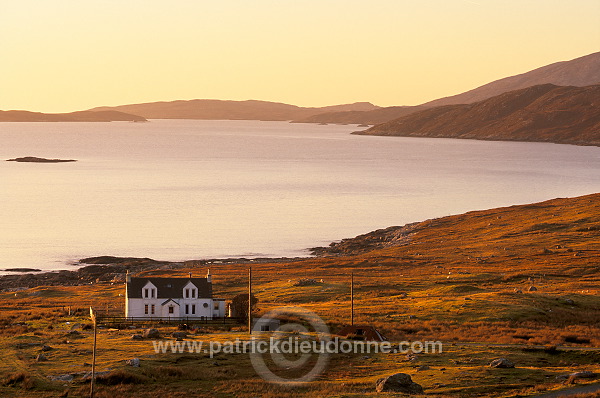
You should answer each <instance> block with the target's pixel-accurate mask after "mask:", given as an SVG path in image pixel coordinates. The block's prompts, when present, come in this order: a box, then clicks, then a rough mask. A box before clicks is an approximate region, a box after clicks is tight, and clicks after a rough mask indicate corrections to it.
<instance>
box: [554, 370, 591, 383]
mask: <svg viewBox="0 0 600 398" xmlns="http://www.w3.org/2000/svg"><path fill="white" fill-rule="evenodd" d="M596 377H598V374H596V373H594V372H591V371H589V370H584V371H581V372H575V373H569V374H566V375H558V376H556V380H562V381H564V380H569V379H570V380H577V379H594V378H596Z"/></svg>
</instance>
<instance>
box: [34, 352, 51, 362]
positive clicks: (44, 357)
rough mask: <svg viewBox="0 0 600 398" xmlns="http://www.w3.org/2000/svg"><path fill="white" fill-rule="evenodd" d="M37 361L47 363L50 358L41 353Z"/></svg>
mask: <svg viewBox="0 0 600 398" xmlns="http://www.w3.org/2000/svg"><path fill="white" fill-rule="evenodd" d="M35 360H36V361H37V362H45V361H47V360H48V358H46V356H45V355H44V354H42V353H39V354H38V356H37V357H36V358H35Z"/></svg>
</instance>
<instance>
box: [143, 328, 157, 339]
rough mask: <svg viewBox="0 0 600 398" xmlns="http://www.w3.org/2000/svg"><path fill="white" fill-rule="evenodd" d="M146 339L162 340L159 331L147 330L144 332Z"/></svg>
mask: <svg viewBox="0 0 600 398" xmlns="http://www.w3.org/2000/svg"><path fill="white" fill-rule="evenodd" d="M144 338H146V339H158V338H160V333H159V331H158V329H146V330H144Z"/></svg>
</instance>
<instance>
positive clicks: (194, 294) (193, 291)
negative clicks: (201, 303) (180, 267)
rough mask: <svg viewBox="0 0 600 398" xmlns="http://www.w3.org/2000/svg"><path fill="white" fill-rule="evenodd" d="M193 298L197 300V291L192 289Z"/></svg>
mask: <svg viewBox="0 0 600 398" xmlns="http://www.w3.org/2000/svg"><path fill="white" fill-rule="evenodd" d="M192 298H196V289H192Z"/></svg>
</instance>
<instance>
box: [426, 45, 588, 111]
mask: <svg viewBox="0 0 600 398" xmlns="http://www.w3.org/2000/svg"><path fill="white" fill-rule="evenodd" d="M547 83H550V84H554V85H557V86H577V87H583V86H589V85H593V84H598V83H600V52H597V53H593V54H589V55H586V56H583V57H579V58H575V59H573V60H570V61H562V62H556V63H553V64H550V65H546V66H542V67H541V68H537V69H534V70H532V71H529V72H526V73H522V74H520V75H515V76H510V77H506V78H504V79H500V80H495V81H493V82H491V83H488V84H485V85H483V86H480V87H477V88H475V89H473V90H470V91H467V92H464V93H461V94H457V95H453V96H451V97H444V98H440V99H437V100H434V101H430V102H427V103H425V104H423V105H425V106H442V105H453V104H471V103H473V102H477V101H482V100H484V99H488V98H491V97H494V96H496V95H499V94H502V93H505V92H507V91H513V90H518V89H521V88H526V87H531V86H537V85H540V84H547Z"/></svg>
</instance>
